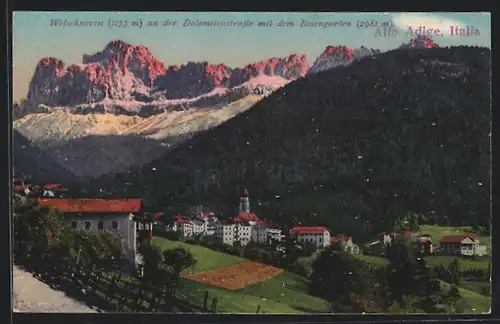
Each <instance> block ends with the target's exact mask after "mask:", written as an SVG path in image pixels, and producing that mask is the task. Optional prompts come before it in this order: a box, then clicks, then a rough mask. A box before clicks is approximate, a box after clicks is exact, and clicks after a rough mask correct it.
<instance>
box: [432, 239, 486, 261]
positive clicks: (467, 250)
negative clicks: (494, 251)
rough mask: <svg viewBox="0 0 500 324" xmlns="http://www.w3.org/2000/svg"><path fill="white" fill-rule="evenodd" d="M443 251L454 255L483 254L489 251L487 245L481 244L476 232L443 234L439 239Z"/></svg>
mask: <svg viewBox="0 0 500 324" xmlns="http://www.w3.org/2000/svg"><path fill="white" fill-rule="evenodd" d="M439 245H440V248H441V251H443V252H447V253H449V254H453V255H463V256H473V255H477V256H483V255H485V254H486V253H487V251H486V246H484V245H479V240H478V238H477V236H476V235H475V234H463V235H456V236H443V237H442V238H441V239H440V240H439Z"/></svg>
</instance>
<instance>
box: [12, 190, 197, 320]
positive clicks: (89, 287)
mask: <svg viewBox="0 0 500 324" xmlns="http://www.w3.org/2000/svg"><path fill="white" fill-rule="evenodd" d="M13 212H14V213H13V214H14V224H13V225H14V226H13V233H14V242H13V243H14V244H13V246H14V249H13V252H14V259H15V262H16V264H18V265H22V266H24V267H26V268H27V270H29V271H31V272H33V273H34V275H35V276H38V277H40V278H42V279H43V280H44V281H46V282H47V283H49V284H51V285H55V286H58V287H59V288H62V287H63V286H64V287H66V288H65V289H66V290H69V291H75V289H76V290H77V291H80V293H81V291H82V290H81V289H83V290H84V291H87V292H91V291H94V290H95V291H96V293H97V292H100V293H101V294H103V295H104V297H103V298H104V301H101V302H104V303H105V305H101V307H103V306H105V307H108V309H110V308H111V310H112V311H115V310H121V309H123V307H124V306H125V304H128V303H129V302H130V301H131V300H132V301H135V305H133V306H130V304H128V306H127V307H129V306H130V307H132V308H136V309H140V310H144V309H143V306H142V301H144V300H147V301H148V304H149V308H148V310H149V311H156V310H158V309H159V307H160V306H161V307H162V309H163V310H166V311H169V310H172V309H173V307H174V305H175V302H176V301H175V289H176V287H177V283H178V281H179V278H180V272H181V271H182V270H184V269H185V268H187V267H190V266H192V265H193V264H194V263H195V262H196V260H194V258H193V256H192V255H191V254H190V253H189V252H187V251H185V250H183V249H172V250H167V251H164V252H162V251H160V250H158V249H155V248H154V247H153V246H151V245H149V244H141V245H140V251H141V252H142V255H143V260H144V267H143V276H142V277H140V278H139V277H137V278H135V279H133V280H132V281H130V279H129V280H127V281H123V280H122V275H123V269H122V266H123V261H124V256H123V254H122V253H123V252H122V247H121V244H120V242H119V240H118V239H117V237H116V235H115V234H114V233H112V232H90V231H85V230H77V229H72V228H70V227H69V226H68V224H67V223H66V221H65V220H64V217H63V216H62V215H61V214H60V213H59V212H58V211H56V210H55V209H53V208H46V207H40V206H39V205H38V204H37V203H33V202H31V201H29V200H24V201H23V200H22V199H20V198H19V197H18V196H15V197H14V199H13ZM123 286H125V287H123ZM122 287H123V288H122ZM87 292H85V293H83V294H84V296H81V297H82V298H84V299H87V298H91V296H93V297H92V298H94V299H95V298H96V296H97V295H96V294H94V295H85V294H87ZM115 294H118V295H119V298H118V299H119V301H118V304H114V305H111V304H109V303H110V300H111V299H112V298H113V297H115ZM151 296H152V297H151ZM99 298H101V297H99ZM89 302H90V303H92V302H91V301H90V299H89Z"/></svg>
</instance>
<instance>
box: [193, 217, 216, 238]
mask: <svg viewBox="0 0 500 324" xmlns="http://www.w3.org/2000/svg"><path fill="white" fill-rule="evenodd" d="M196 218H197V219H198V220H200V221H202V222H203V223H204V225H203V226H204V230H203V235H215V226H216V224H217V222H218V220H219V219H218V218H217V216H215V214H214V213H212V212H205V213H204V212H200V213H199V214H198V216H197V217H196Z"/></svg>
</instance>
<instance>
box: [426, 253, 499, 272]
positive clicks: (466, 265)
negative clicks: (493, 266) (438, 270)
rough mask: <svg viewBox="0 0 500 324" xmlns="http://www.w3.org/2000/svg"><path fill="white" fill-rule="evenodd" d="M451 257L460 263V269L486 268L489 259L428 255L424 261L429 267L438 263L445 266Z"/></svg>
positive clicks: (451, 259) (450, 260)
mask: <svg viewBox="0 0 500 324" xmlns="http://www.w3.org/2000/svg"><path fill="white" fill-rule="evenodd" d="M453 259H457V260H458V263H459V264H460V270H466V269H488V264H489V262H490V260H489V259H480V260H472V259H467V258H460V257H455V256H447V255H443V256H437V255H436V256H428V257H425V261H426V262H427V264H428V265H429V266H431V267H435V266H438V265H440V264H441V265H443V266H444V267H445V268H446V267H448V265H449V264H450V262H452V261H453Z"/></svg>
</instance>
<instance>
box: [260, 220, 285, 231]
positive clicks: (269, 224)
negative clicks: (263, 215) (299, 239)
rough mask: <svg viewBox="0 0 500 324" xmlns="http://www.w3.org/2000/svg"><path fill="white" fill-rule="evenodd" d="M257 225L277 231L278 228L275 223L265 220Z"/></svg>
mask: <svg viewBox="0 0 500 324" xmlns="http://www.w3.org/2000/svg"><path fill="white" fill-rule="evenodd" d="M257 224H259V225H264V226H266V227H268V228H274V229H279V228H280V227H279V226H278V224H276V223H275V222H273V221H265V220H260V221H258V222H257Z"/></svg>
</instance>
